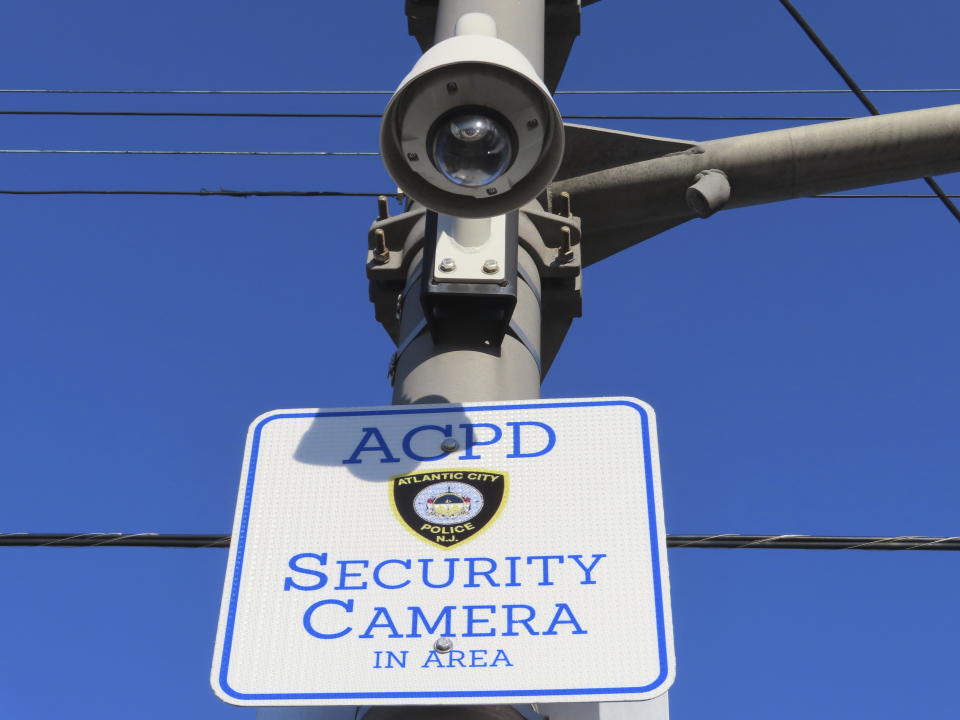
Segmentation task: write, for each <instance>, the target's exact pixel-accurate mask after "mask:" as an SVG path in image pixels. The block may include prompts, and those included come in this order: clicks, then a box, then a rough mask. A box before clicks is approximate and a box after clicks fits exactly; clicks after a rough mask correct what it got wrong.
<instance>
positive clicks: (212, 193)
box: [0, 188, 960, 200]
mask: <svg viewBox="0 0 960 720" xmlns="http://www.w3.org/2000/svg"><path fill="white" fill-rule="evenodd" d="M0 195H172V196H176V195H184V196H197V197H217V196H221V197H380V196H385V197H397V198H399V197H402V195H401V194H400V193H397V192H353V191H346V190H227V189H223V188H221V189H219V190H207V189H205V188H201V189H199V190H123V189H100V190H98V189H82V188H78V189H60V190H42V189H41V190H34V189H23V190H19V189H0ZM947 197H950V198H960V195H947ZM824 198H826V199H833V200H836V199H840V200H868V199H872V200H889V199H893V198H903V199H911V200H916V199H938V198H939V195H933V194H928V195H924V194H917V193H912V194H906V193H871V194H850V193H847V194H843V193H837V194H820V195H809V196H807V198H806V199H815V200H817V199H824ZM796 199H804V198H796Z"/></svg>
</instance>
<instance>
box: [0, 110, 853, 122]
mask: <svg viewBox="0 0 960 720" xmlns="http://www.w3.org/2000/svg"><path fill="white" fill-rule="evenodd" d="M0 115H9V116H17V115H25V116H35V117H43V116H66V117H181V118H183V117H191V118H273V119H281V118H287V119H290V118H295V119H311V120H316V119H335V120H344V119H369V120H379V119H380V118H382V117H383V116H382V114H380V113H287V112H204V111H165V110H161V111H155V110H0ZM851 117H853V116H851V115H636V114H596V113H570V114H564V115H563V118H564V119H565V120H818V121H827V120H849V119H850V118H851Z"/></svg>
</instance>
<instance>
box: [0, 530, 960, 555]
mask: <svg viewBox="0 0 960 720" xmlns="http://www.w3.org/2000/svg"><path fill="white" fill-rule="evenodd" d="M230 540H231V537H230V535H224V534H222V533H221V534H209V535H207V534H205V535H199V534H163V533H76V534H70V533H0V546H6V547H176V548H225V547H229V546H230ZM667 547H670V548H725V549H729V550H745V549H768V550H938V551H951V550H952V551H956V550H960V537H930V536H915V535H900V536H854V535H741V534H738V533H721V534H715V535H674V534H670V535H667Z"/></svg>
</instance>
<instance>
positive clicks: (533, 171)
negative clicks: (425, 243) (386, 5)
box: [380, 34, 563, 218]
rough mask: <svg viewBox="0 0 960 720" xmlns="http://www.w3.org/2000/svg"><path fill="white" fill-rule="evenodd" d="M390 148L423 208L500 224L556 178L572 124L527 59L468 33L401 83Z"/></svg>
mask: <svg viewBox="0 0 960 720" xmlns="http://www.w3.org/2000/svg"><path fill="white" fill-rule="evenodd" d="M438 150H439V151H440V152H439V154H440V155H441V156H442V157H439V158H438ZM448 150H449V151H450V152H447V154H446V155H444V154H443V153H444V151H448ZM380 151H381V154H382V156H383V161H384V164H385V165H386V168H387V171H388V172H389V173H390V175H391V176H392V177H393V179H394V180H395V181H396V183H397V184H398V185H399V186H400V188H401V189H402V190H403V192H404V193H405V194H407V195H408V196H409V197H411V198H413V199H414V200H416V201H417V202H419V203H422V204H423V205H425V206H426V207H428V208H430V209H431V210H435V211H437V212H440V213H444V214H447V215H454V216H457V217H464V218H481V217H493V216H495V215H502V214H504V213H506V212H509V211H510V210H515V209H516V208H518V207H520V206H522V205H524V204H525V203H527V202H529V201H530V200H532V199H534V198H535V197H536V196H537V195H539V194H540V193H541V192H542V191H543V189H544V188H545V187H546V186H547V184H548V183H549V182H550V181H551V180H552V179H553V176H554V175H555V174H556V171H557V169H558V168H559V167H560V162H561V160H562V159H563V120H562V118H561V117H560V112H559V110H558V109H557V107H556V105H555V104H554V102H553V99H552V98H551V97H550V91H549V90H548V89H547V87H546V85H544V84H543V82H542V81H541V80H540V78H539V76H538V75H537V73H536V71H535V70H534V68H533V66H532V65H531V64H530V62H529V61H528V60H527V58H526V57H525V56H524V55H523V53H521V52H520V51H519V50H517V49H516V48H515V47H513V46H512V45H510V44H509V43H507V42H505V41H503V40H500V39H499V38H496V37H491V36H488V35H482V34H460V35H456V36H455V37H451V38H448V39H446V40H443V41H441V42H440V43H438V44H436V45H434V46H433V47H432V48H430V49H429V50H427V51H426V52H425V53H424V54H423V56H422V57H421V58H420V60H419V61H418V62H417V63H416V65H414V67H413V70H411V72H410V73H409V74H408V75H407V77H406V78H404V80H403V82H401V83H400V86H399V87H398V88H397V91H396V92H395V93H394V95H393V97H392V98H391V100H390V102H389V103H388V105H387V108H386V110H385V111H384V115H383V122H382V124H381V126H380ZM444 158H446V159H447V160H448V162H445V161H444ZM471 163H474V164H473V165H471Z"/></svg>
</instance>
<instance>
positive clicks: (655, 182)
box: [258, 0, 960, 720]
mask: <svg viewBox="0 0 960 720" xmlns="http://www.w3.org/2000/svg"><path fill="white" fill-rule="evenodd" d="M595 1H596V0H407V2H406V15H407V19H408V24H409V30H410V33H411V34H412V35H414V36H415V37H416V38H417V40H418V42H419V44H420V46H421V48H422V49H423V50H424V51H426V53H427V54H425V56H424V61H426V60H427V57H428V55H429V51H430V49H431V48H433V47H435V46H436V45H437V44H438V43H442V42H444V41H447V40H450V39H451V38H458V37H461V38H493V39H495V40H498V41H504V42H505V43H507V44H508V45H510V46H512V48H514V49H515V51H517V52H518V53H519V54H520V55H522V56H523V58H524V59H525V60H524V62H525V63H527V64H528V65H529V68H531V69H532V70H531V72H533V73H535V75H536V82H537V83H540V84H541V85H542V86H543V87H544V89H546V90H548V91H549V92H553V91H554V90H555V89H556V86H557V83H558V82H559V78H560V75H561V73H562V70H563V66H564V64H565V62H566V59H567V55H568V53H569V51H570V48H571V46H572V44H573V41H574V39H575V38H576V36H577V35H578V34H579V29H580V24H579V23H580V12H581V9H582V8H583V7H585V6H587V5H590V4H592V3H593V2H595ZM464 42H467V40H464ZM477 42H478V43H479V44H480V45H482V44H483V42H487V41H485V40H484V41H480V40H478V41H477ZM501 46H502V43H501V45H500V46H498V47H501ZM491 47H492V45H491ZM450 62H451V63H452V61H450ZM492 62H494V61H492ZM495 62H500V60H497V61H495ZM475 64H482V63H475ZM501 64H502V63H501ZM452 66H453V65H452V64H451V65H444V62H443V61H440V62H434V64H433V65H430V64H429V63H428V67H427V69H428V70H430V71H431V72H434V71H436V70H437V68H441V72H442V69H443V68H445V67H452ZM417 67H418V68H419V67H420V64H419V63H418V66H417ZM421 70H423V69H422V68H421ZM423 72H426V71H423ZM421 80H422V75H421V74H418V70H417V68H415V69H414V72H413V73H411V76H408V78H407V80H405V81H404V83H403V84H402V85H401V89H400V90H398V93H397V95H395V96H394V99H393V100H392V101H391V105H390V106H388V109H387V112H386V113H385V117H384V128H383V130H382V134H381V148H382V152H383V155H384V158H385V162H386V163H387V167H388V169H389V170H390V171H391V173H392V174H393V176H394V178H395V179H397V181H398V184H399V185H400V188H401V190H402V191H404V192H405V194H406V195H407V198H408V199H407V204H406V206H405V209H404V212H402V213H400V214H397V215H395V216H392V217H391V216H390V215H389V212H388V205H387V200H386V198H381V199H380V208H379V213H378V217H377V219H376V220H375V221H374V222H373V224H372V226H371V228H370V231H369V233H368V254H367V275H368V278H369V281H370V298H371V301H372V302H373V304H374V307H375V312H376V318H377V320H378V321H379V322H380V323H381V324H382V325H383V326H384V328H385V330H386V331H387V332H388V333H389V334H390V336H391V338H392V339H393V340H394V342H395V343H396V344H397V351H396V353H395V355H394V357H393V359H392V361H391V365H390V377H391V382H392V383H393V389H394V392H393V402H394V404H413V403H461V402H470V401H493V400H524V399H532V398H537V397H539V395H540V382H541V379H542V378H543V376H544V375H545V374H546V372H547V371H548V369H549V367H550V364H551V362H552V360H553V358H554V357H555V356H556V353H557V352H558V350H559V348H560V345H561V344H562V342H563V338H564V336H565V334H566V331H567V329H568V328H569V326H570V323H571V322H572V320H573V318H575V317H579V315H580V308H581V283H580V279H581V271H582V268H583V267H585V266H587V265H590V264H592V263H594V262H597V261H599V260H602V259H604V258H606V257H609V256H611V255H613V254H615V253H617V252H619V251H621V250H624V249H626V248H628V247H630V246H632V245H634V244H636V243H638V242H640V241H642V240H644V239H646V238H649V237H652V236H653V235H656V234H658V233H660V232H663V231H664V230H667V229H669V228H671V227H674V226H676V225H679V224H681V223H683V222H686V221H688V220H692V219H696V218H707V217H709V216H710V215H712V214H713V213H715V212H717V211H719V210H721V209H729V208H735V207H743V206H748V205H753V204H759V203H767V202H775V201H779V200H784V199H789V198H794V197H803V196H809V195H814V194H818V193H823V192H833V191H837V190H843V189H852V188H859V187H865V186H869V185H875V184H881V183H887V182H893V181H896V180H904V179H909V178H917V177H923V176H927V175H933V174H937V173H943V172H953V171H957V170H960V106H948V107H943V108H932V109H928V110H919V111H913V112H906V113H897V114H892V115H883V116H877V117H869V118H858V119H855V120H846V121H839V122H832V123H824V124H820V125H812V126H806V127H802V128H794V129H787V130H777V131H774V132H767V133H756V134H752V135H745V136H739V137H734V138H726V139H721V140H713V141H709V142H702V143H700V142H696V141H688V140H677V139H670V138H658V137H652V136H646V135H637V134H633V133H626V132H619V131H612V130H606V129H602V128H592V127H585V126H579V125H566V126H562V127H561V128H559V133H560V139H559V143H560V145H559V146H557V145H556V143H552V142H551V135H550V133H551V128H550V127H549V125H550V123H551V117H552V116H551V115H550V107H554V106H552V102H550V103H549V107H548V106H547V105H543V107H540V106H539V105H538V108H539V110H537V112H541V114H542V117H541V116H536V117H534V118H533V120H530V121H526V122H527V125H526V127H527V128H528V129H530V130H531V131H534V132H536V133H540V135H538V137H541V138H542V143H543V147H544V148H545V149H544V151H543V154H542V155H543V157H544V158H547V161H549V160H550V158H549V157H547V156H549V155H550V152H551V150H550V149H551V148H553V150H554V151H557V152H560V153H561V154H562V158H560V157H559V156H558V157H557V158H556V160H557V162H556V163H554V164H553V165H552V166H551V167H550V174H549V177H546V178H545V179H542V178H539V177H538V178H537V180H540V179H542V180H543V181H542V183H540V184H539V187H537V188H535V190H534V191H533V192H531V193H529V196H528V197H527V196H524V197H521V198H520V199H519V200H517V202H516V203H515V204H513V205H511V204H510V203H509V198H510V197H517V195H516V193H515V192H514V191H515V189H517V188H520V187H522V185H523V181H524V180H525V178H522V177H519V176H515V177H514V178H513V179H512V182H513V183H514V184H513V185H511V184H509V183H507V184H504V185H501V186H498V185H496V182H497V180H496V178H498V177H499V175H497V174H496V173H493V174H491V177H493V178H494V179H493V180H489V181H488V182H479V183H476V184H475V185H477V186H479V187H480V188H481V190H482V188H487V192H486V193H483V192H482V191H477V192H474V193H473V194H472V195H471V194H470V192H472V190H470V192H467V191H463V192H461V189H458V188H455V187H453V186H452V185H450V183H449V182H448V181H447V180H444V179H443V178H442V177H441V174H442V173H445V172H446V171H445V170H444V168H443V167H441V166H442V165H443V162H442V161H438V160H436V158H432V162H433V165H432V166H431V165H428V164H427V163H426V162H425V160H426V158H423V157H421V156H420V152H413V151H411V149H410V147H409V146H404V145H403V143H404V142H407V140H406V138H407V135H406V134H405V133H404V132H401V130H402V128H401V127H400V125H401V124H402V122H403V117H402V116H403V113H404V112H408V113H413V112H414V111H412V110H410V107H412V105H413V103H412V101H409V100H408V98H409V96H410V95H411V93H414V94H415V92H420V93H421V96H424V97H426V96H428V95H429V92H428V91H427V90H424V89H423V88H422V87H420V88H419V90H418V88H417V83H418V82H421ZM534 84H536V83H534ZM461 85H462V83H460V84H458V82H455V81H452V80H451V81H449V82H446V85H445V88H446V93H448V94H450V95H451V96H452V95H455V94H456V93H460V92H464V88H462V87H461ZM410 88H413V90H410ZM401 91H403V93H404V97H403V98H400V97H399V96H400V94H401ZM435 91H436V88H434V89H433V90H430V92H434V95H433V96H431V97H440V98H441V100H439V101H438V102H445V101H446V100H443V97H445V96H444V94H443V92H435ZM499 101H500V98H495V97H489V98H488V102H487V101H485V102H483V104H482V106H481V107H478V108H477V111H476V113H475V114H474V115H470V116H464V115H462V114H461V115H460V116H453V115H450V114H442V113H441V120H443V118H448V121H449V123H450V124H452V125H453V126H454V127H455V128H456V127H460V128H461V129H464V128H466V130H465V131H467V132H469V131H470V130H469V128H470V127H473V129H474V130H477V131H478V132H480V133H481V134H482V133H483V132H488V131H490V128H491V127H494V128H495V127H496V117H500V118H501V119H502V114H500V115H497V114H494V115H495V117H494V122H493V123H492V124H488V125H486V126H482V127H481V124H478V123H481V120H483V119H482V118H480V119H478V117H477V116H478V115H482V114H483V112H484V111H486V110H491V108H488V107H487V105H488V104H489V105H490V106H496V104H497V102H499ZM449 102H450V103H451V104H450V107H453V104H455V101H454V100H450V101H449ZM531 102H533V104H536V102H535V101H531ZM472 105H473V106H478V105H480V103H477V102H473V103H472ZM554 110H555V107H554ZM446 112H447V111H446V110H443V113H446ZM451 113H452V111H451ZM557 117H559V116H557ZM538 118H539V120H538ZM428 120H429V123H431V124H433V123H435V122H436V124H440V120H437V119H436V118H428ZM444 122H447V121H444ZM484 122H486V121H484ZM458 123H459V125H458ZM434 127H436V125H434ZM484 128H485V129H484ZM478 129H480V130H478ZM556 130H557V129H556V128H554V131H556ZM522 131H523V130H522V128H521V129H520V130H517V129H516V128H515V129H514V131H513V132H514V135H513V139H514V141H515V142H517V141H518V138H519V135H518V134H517V133H520V132H522ZM391 143H393V144H392V145H391ZM422 144H423V148H424V150H425V151H426V153H427V154H430V155H433V154H434V153H435V152H439V150H438V148H440V147H441V144H439V143H438V142H437V141H436V140H435V136H434V138H427V139H426V140H423V141H422ZM519 144H520V145H522V142H521V143H519ZM558 147H559V148H562V150H558V149H557V148H558ZM516 157H517V158H519V157H520V156H519V155H516ZM547 161H545V164H547V165H549V162H547ZM511 162H512V163H513V166H516V165H517V164H519V163H520V162H521V161H520V160H519V159H516V160H513V161H511ZM438 171H439V172H438ZM497 172H502V173H506V174H509V172H510V169H506V170H502V171H497ZM530 172H531V174H534V175H535V174H536V172H535V171H534V170H531V171H530ZM398 176H399V177H398ZM446 177H447V178H448V179H449V178H450V177H451V175H449V174H447V175H446ZM461 180H462V178H461V179H460V180H454V181H453V182H455V183H459V182H461ZM464 182H465V184H466V185H467V186H470V182H469V181H464ZM431 184H432V185H434V186H435V187H432V186H431ZM441 186H442V187H441ZM498 187H502V188H503V190H498ZM438 188H440V189H439V190H438ZM458 193H459V194H458ZM458 209H459V210H462V212H457V210H458ZM458 253H459V254H458ZM484 273H486V276H485V275H484ZM574 660H575V659H573V658H571V661H574ZM361 715H363V716H364V717H366V718H367V719H368V720H407V718H410V719H411V720H412V719H413V718H414V717H416V718H418V720H434V719H435V720H446V718H451V717H457V718H461V719H464V720H518V719H519V718H521V717H522V718H526V720H536V719H537V718H541V717H543V716H547V715H549V717H550V718H551V719H552V720H628V719H629V720H666V719H667V718H668V717H669V710H668V701H667V693H665V692H664V693H663V694H662V695H660V696H658V697H656V698H654V699H652V700H647V701H644V702H616V703H552V704H549V705H539V706H531V705H521V706H509V705H495V706H481V705H473V706H459V707H452V706H443V707H422V706H410V707H403V706H391V707H373V708H354V707H320V708H275V709H274V708H264V709H261V710H260V713H259V715H258V717H259V718H261V720H267V719H270V718H277V719H280V718H282V719H283V720H356V719H357V718H358V717H360V716H361Z"/></svg>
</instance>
